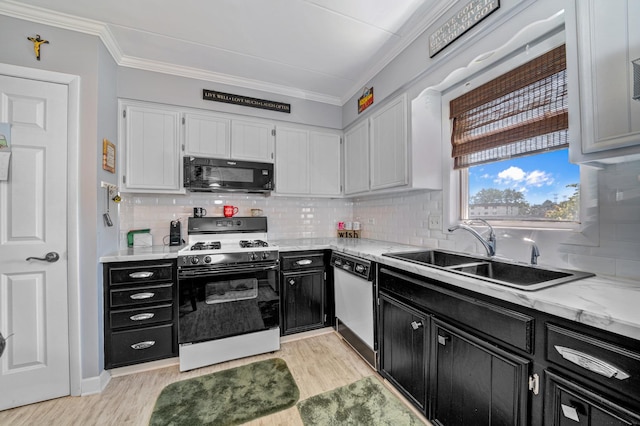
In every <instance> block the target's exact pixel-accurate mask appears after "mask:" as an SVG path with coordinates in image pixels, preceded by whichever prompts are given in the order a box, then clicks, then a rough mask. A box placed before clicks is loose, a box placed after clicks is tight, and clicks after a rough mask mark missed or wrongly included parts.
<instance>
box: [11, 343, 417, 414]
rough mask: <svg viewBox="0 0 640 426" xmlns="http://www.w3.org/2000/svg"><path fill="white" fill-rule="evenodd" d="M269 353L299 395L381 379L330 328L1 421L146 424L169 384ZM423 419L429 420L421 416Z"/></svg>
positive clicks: (126, 379)
mask: <svg viewBox="0 0 640 426" xmlns="http://www.w3.org/2000/svg"><path fill="white" fill-rule="evenodd" d="M273 357H279V358H282V359H284V360H285V361H286V363H287V365H288V367H289V370H290V371H291V374H292V375H293V377H294V379H295V381H296V383H297V385H298V388H299V389H300V400H303V399H306V398H309V397H310V396H313V395H317V394H319V393H322V392H326V391H329V390H331V389H335V388H337V387H340V386H344V385H346V384H349V383H353V382H355V381H357V380H359V379H361V378H363V377H366V376H371V375H374V376H376V377H378V378H379V379H381V377H380V376H379V375H378V374H377V373H376V372H375V371H374V370H373V369H372V368H371V367H370V366H369V365H368V364H367V363H365V362H364V361H363V360H362V359H361V358H360V357H359V356H358V355H357V354H356V353H355V352H354V351H353V350H352V349H351V347H349V346H348V345H347V344H346V343H345V342H344V341H342V339H341V338H340V337H339V336H338V335H337V334H335V333H334V332H328V333H324V334H320V335H314V336H312V337H307V338H304V339H299V340H293V341H288V342H286V343H283V344H282V345H281V349H280V351H277V352H272V353H267V354H262V355H257V356H253V357H248V358H244V359H240V360H234V361H229V362H225V363H220V364H216V365H213V366H209V367H204V368H199V369H196V370H192V371H188V372H184V373H180V372H179V370H178V366H177V365H175V366H170V367H165V368H159V369H156V370H151V371H146V372H141V373H135V374H129V375H125V376H120V377H113V378H112V379H111V381H110V382H109V384H108V386H107V387H106V389H105V390H104V391H103V392H102V393H100V394H98V395H90V396H82V397H65V398H59V399H54V400H51V401H45V402H41V403H38V404H32V405H28V406H24V407H19V408H14V409H11V410H5V411H1V412H0V425H3V426H4V425H11V426H14V425H15V426H18V425H29V426H31V425H38V426H40V425H46V426H57V425H65V426H66V425H83V426H84V425H136V426H137V425H148V424H149V418H150V417H151V412H152V410H153V406H154V404H155V401H156V398H157V397H158V395H159V394H160V391H161V390H162V389H163V388H164V387H165V386H166V385H168V384H169V383H173V382H176V381H179V380H184V379H188V378H191V377H196V376H200V375H203V374H208V373H213V372H216V371H220V370H225V369H228V368H233V367H237V366H240V365H244V364H249V363H251V362H254V361H259V360H263V359H268V358H273ZM381 380H382V379H381ZM388 387H389V386H388ZM401 399H403V398H401ZM405 403H406V401H405ZM407 406H409V405H408V404H407ZM410 408H412V409H413V407H410ZM414 411H415V410H414ZM247 424H249V425H252V426H257V425H261V426H271V425H287V426H288V425H302V421H301V419H300V415H299V414H298V409H297V408H296V407H295V406H293V407H291V408H289V409H288V410H284V411H280V412H278V413H275V414H272V415H270V416H267V417H262V418H260V419H257V420H255V421H253V422H250V423H247ZM425 424H429V423H428V422H426V420H425ZM398 426H400V425H398Z"/></svg>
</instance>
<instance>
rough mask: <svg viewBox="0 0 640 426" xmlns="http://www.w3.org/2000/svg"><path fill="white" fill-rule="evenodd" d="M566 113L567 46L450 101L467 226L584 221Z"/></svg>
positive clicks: (578, 172) (453, 137)
mask: <svg viewBox="0 0 640 426" xmlns="http://www.w3.org/2000/svg"><path fill="white" fill-rule="evenodd" d="M567 105H568V101H567V83H566V60H565V49H564V45H562V46H559V47H557V48H555V49H552V50H551V51H549V52H547V53H545V54H543V55H540V56H539V57H537V58H535V59H533V60H531V61H529V62H527V63H525V64H523V65H520V66H518V67H517V68H515V69H513V70H511V71H509V72H507V73H505V74H503V75H501V76H499V77H497V78H495V79H493V80H491V81H489V82H487V83H485V84H483V85H481V86H479V87H477V88H476V89H473V90H471V91H469V92H467V93H465V94H463V95H461V96H459V97H457V98H455V99H453V100H451V102H450V104H449V118H450V119H451V122H452V128H453V129H452V135H451V146H452V158H453V161H454V169H458V170H460V173H461V176H460V181H461V185H462V188H461V193H462V197H461V216H462V218H466V219H473V218H474V217H479V216H480V215H482V216H483V218H484V219H491V220H502V221H539V222H543V221H544V222H554V223H558V222H577V221H578V219H579V217H578V215H579V206H580V202H579V184H580V169H579V166H577V165H573V164H571V163H569V161H568V145H569V143H568V112H567V108H568V107H567Z"/></svg>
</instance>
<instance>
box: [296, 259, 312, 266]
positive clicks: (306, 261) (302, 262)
mask: <svg viewBox="0 0 640 426" xmlns="http://www.w3.org/2000/svg"><path fill="white" fill-rule="evenodd" d="M312 263H313V260H311V259H301V260H298V261H297V262H296V264H297V265H298V266H304V265H311V264H312Z"/></svg>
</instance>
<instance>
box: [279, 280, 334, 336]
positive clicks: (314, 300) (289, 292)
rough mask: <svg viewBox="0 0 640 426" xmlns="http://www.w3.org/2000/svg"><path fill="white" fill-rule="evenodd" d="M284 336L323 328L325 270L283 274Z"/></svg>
mask: <svg viewBox="0 0 640 426" xmlns="http://www.w3.org/2000/svg"><path fill="white" fill-rule="evenodd" d="M282 276H283V283H282V295H283V298H284V305H283V308H282V309H283V322H284V324H283V334H292V333H299V332H301V331H306V330H311V329H314V328H320V327H323V325H324V322H325V314H324V294H325V286H324V270H322V269H320V270H311V271H308V272H291V273H283V274H282Z"/></svg>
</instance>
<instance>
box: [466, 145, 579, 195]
mask: <svg viewBox="0 0 640 426" xmlns="http://www.w3.org/2000/svg"><path fill="white" fill-rule="evenodd" d="M568 155H569V152H568V149H561V150H556V151H551V152H546V153H544V154H537V155H530V156H526V157H519V158H514V159H511V160H505V161H500V162H496V163H490V164H482V165H479V166H475V167H471V168H469V195H470V196H473V195H475V194H476V193H478V191H480V190H481V189H482V188H497V189H507V188H511V189H515V190H518V191H520V192H522V193H523V194H524V196H525V199H526V200H527V201H528V202H529V204H532V205H533V204H542V203H543V202H544V201H545V200H551V201H556V200H557V201H558V202H561V201H564V200H566V199H567V198H568V197H569V196H570V195H572V194H573V193H574V191H575V190H574V188H567V187H566V186H567V185H568V184H572V183H580V168H579V167H578V166H577V165H575V164H571V163H569V160H568ZM556 194H557V195H556Z"/></svg>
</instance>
